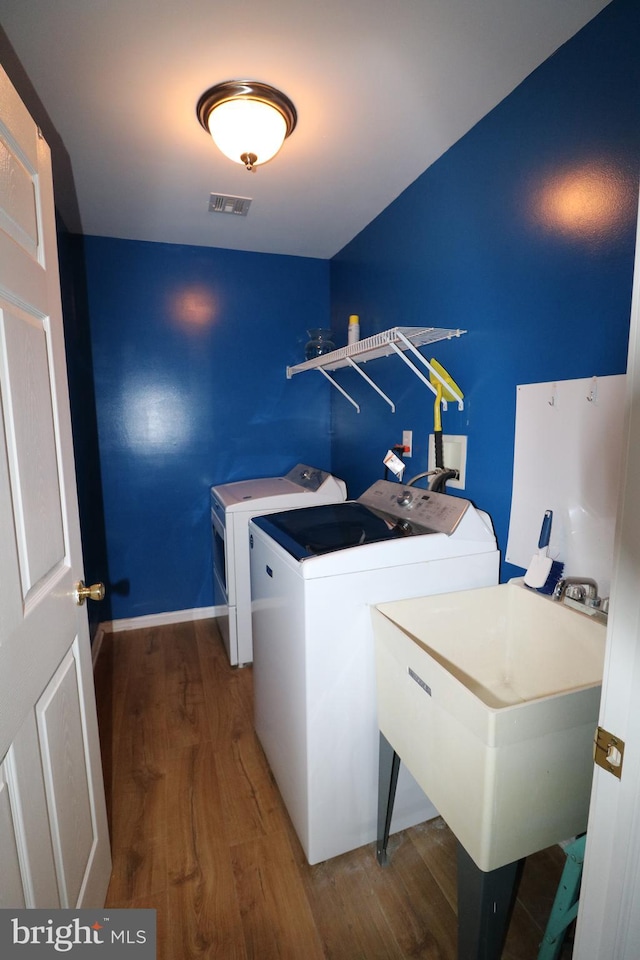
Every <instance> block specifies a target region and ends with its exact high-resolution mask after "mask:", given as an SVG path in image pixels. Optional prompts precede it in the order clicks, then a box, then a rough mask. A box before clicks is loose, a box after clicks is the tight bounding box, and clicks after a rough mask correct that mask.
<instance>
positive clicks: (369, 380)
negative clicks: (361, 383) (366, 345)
mask: <svg viewBox="0 0 640 960" xmlns="http://www.w3.org/2000/svg"><path fill="white" fill-rule="evenodd" d="M347 362H348V364H349V366H350V367H353V369H354V370H357V371H358V373H359V374H360V376H361V377H362V378H363V380H366V381H367V383H368V384H369V386H370V387H373V389H374V390H375V391H376V393H377V394H379V395H380V396H381V397H382V399H383V400H386V401H387V403H388V404H389V406H390V407H391V413H395V412H396V405H395V403H394V402H393V400H390V399H389V397H388V396H387V395H386V393H384V392H383V391H382V390H381V389H380V387H379V386H378V384H377V383H374V382H373V380H372V379H371V377H370V376H369V375H368V374H367V373H365V372H364V370H363V369H362V367H361V366H360V365H359V364H357V363H354V361H353V360H352V359H351V357H347Z"/></svg>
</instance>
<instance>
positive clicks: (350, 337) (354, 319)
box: [347, 313, 360, 344]
mask: <svg viewBox="0 0 640 960" xmlns="http://www.w3.org/2000/svg"><path fill="white" fill-rule="evenodd" d="M359 339H360V317H359V316H358V315H357V314H355V313H352V314H351V316H350V317H349V330H348V332H347V344H351V343H357V342H358V340H359Z"/></svg>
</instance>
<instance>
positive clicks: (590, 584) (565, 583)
mask: <svg viewBox="0 0 640 960" xmlns="http://www.w3.org/2000/svg"><path fill="white" fill-rule="evenodd" d="M572 587H575V588H576V589H575V591H573V590H572V589H571V588H572ZM567 589H568V590H569V593H568V596H570V597H571V594H572V593H574V596H573V597H572V599H574V600H580V601H582V602H583V603H585V604H588V605H589V606H592V607H597V606H598V603H599V598H598V584H597V583H596V581H595V580H592V579H591V578H590V577H563V579H562V580H559V581H558V583H557V585H556V588H555V590H554V591H553V599H554V600H564V598H565V595H567Z"/></svg>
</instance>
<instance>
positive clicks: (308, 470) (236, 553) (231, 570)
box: [211, 463, 347, 667]
mask: <svg viewBox="0 0 640 960" xmlns="http://www.w3.org/2000/svg"><path fill="white" fill-rule="evenodd" d="M346 496H347V488H346V486H345V484H344V481H342V480H339V479H338V478H337V477H334V476H333V475H332V474H331V473H328V472H327V471H326V470H319V469H318V468H317V467H310V466H307V464H304V463H298V464H296V466H295V467H293V468H292V469H291V470H290V471H289V472H288V473H287V474H285V475H284V476H283V477H266V478H264V479H257V480H238V481H236V482H235V483H222V484H219V485H218V486H213V487H211V531H212V535H213V593H214V604H215V605H216V607H218V608H220V609H221V611H222V612H221V614H220V615H219V617H218V621H217V622H218V626H219V627H220V632H221V634H222V638H223V640H224V645H225V649H226V651H227V654H228V657H229V662H230V663H231V665H232V666H234V667H235V666H242V665H244V664H246V663H250V662H251V660H252V658H253V643H252V638H251V582H250V573H249V531H248V527H249V520H250V519H251V517H253V516H256V515H257V514H268V513H273V512H274V511H276V510H288V509H291V508H292V507H295V506H306V505H307V504H322V503H334V502H337V501H344V500H345V499H346Z"/></svg>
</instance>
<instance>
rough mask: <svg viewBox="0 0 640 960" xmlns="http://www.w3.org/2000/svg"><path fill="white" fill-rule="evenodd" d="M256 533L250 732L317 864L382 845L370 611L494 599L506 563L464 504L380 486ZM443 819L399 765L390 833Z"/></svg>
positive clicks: (260, 522) (278, 518)
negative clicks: (446, 599) (476, 592)
mask: <svg viewBox="0 0 640 960" xmlns="http://www.w3.org/2000/svg"><path fill="white" fill-rule="evenodd" d="M249 529H250V543H251V587H252V610H253V641H254V663H253V671H254V691H255V728H256V732H257V734H258V737H259V739H260V741H261V743H262V746H263V748H264V751H265V753H266V756H267V758H268V761H269V764H270V766H271V769H272V771H273V774H274V776H275V779H276V781H277V783H278V786H279V788H280V792H281V794H282V797H283V800H284V802H285V805H286V807H287V810H288V811H289V815H290V817H291V820H292V822H293V825H294V827H295V829H296V832H297V834H298V837H299V839H300V841H301V843H302V846H303V848H304V852H305V854H306V857H307V860H308V861H309V863H311V864H313V863H318V862H319V861H321V860H326V859H328V858H330V857H334V856H336V855H338V854H341V853H344V852H346V851H348V850H352V849H355V848H356V847H359V846H361V845H362V844H365V843H370V842H372V841H374V840H375V839H376V826H377V797H378V743H379V736H378V723H377V716H376V682H375V652H374V639H373V633H372V628H371V615H370V610H369V607H370V605H371V604H377V603H381V602H383V601H386V600H392V599H395V600H400V599H404V598H407V597H418V596H425V595H428V594H433V593H448V592H450V591H453V590H462V589H466V588H472V587H483V586H491V585H493V584H496V583H497V582H498V557H499V555H498V550H497V548H496V540H495V536H494V533H493V528H492V524H491V521H490V519H489V517H488V516H487V515H486V514H485V513H482V512H481V511H478V510H476V509H475V508H474V506H473V505H472V504H471V503H470V502H469V501H468V500H463V499H461V498H458V497H453V496H449V495H446V494H437V493H432V492H428V491H425V490H422V489H418V488H416V487H407V486H402V485H401V484H398V483H395V482H389V481H385V480H379V481H377V482H376V483H375V484H374V485H373V486H372V487H370V488H369V490H367V491H366V492H365V493H364V494H363V495H362V496H361V497H360V498H359V499H358V500H354V501H347V502H346V503H338V504H334V505H327V506H316V507H307V508H305V509H301V510H291V511H285V512H283V513H278V514H274V515H272V516H268V517H256V518H254V519H253V520H252V521H251V522H250V524H249ZM443 763H446V757H443ZM436 814H437V811H436V810H435V808H434V807H433V805H432V804H431V803H430V801H429V800H428V799H427V797H425V795H424V793H423V792H422V790H421V789H420V787H419V786H418V784H417V783H416V781H415V780H414V779H413V778H412V777H411V775H410V774H409V773H408V771H407V770H406V768H404V766H401V768H400V775H399V779H398V787H397V793H396V802H395V808H394V819H393V821H392V825H391V829H392V831H397V830H401V829H404V828H406V827H408V826H412V825H414V824H416V823H420V822H422V821H423V820H427V819H429V818H431V817H434V816H436Z"/></svg>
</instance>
